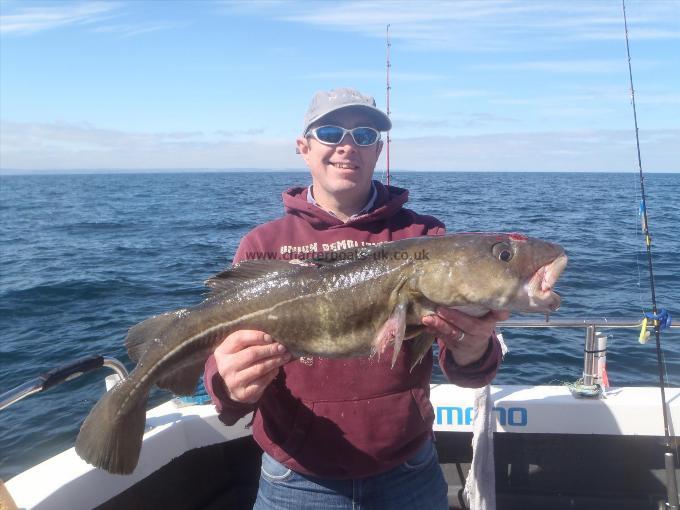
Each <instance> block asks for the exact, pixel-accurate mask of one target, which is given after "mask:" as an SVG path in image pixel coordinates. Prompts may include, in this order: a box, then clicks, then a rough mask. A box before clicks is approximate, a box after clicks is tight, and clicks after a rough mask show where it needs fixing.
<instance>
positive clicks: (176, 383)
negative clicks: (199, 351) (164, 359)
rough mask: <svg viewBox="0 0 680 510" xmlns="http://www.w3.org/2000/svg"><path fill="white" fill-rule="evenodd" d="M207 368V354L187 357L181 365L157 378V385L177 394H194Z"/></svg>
mask: <svg viewBox="0 0 680 510" xmlns="http://www.w3.org/2000/svg"><path fill="white" fill-rule="evenodd" d="M204 368H205V356H203V357H201V358H198V359H191V358H189V359H187V360H185V361H184V362H182V364H181V365H178V366H175V367H173V368H172V370H171V371H170V372H169V373H167V374H165V375H164V376H163V377H159V378H158V380H156V386H158V387H159V388H162V389H164V390H168V391H171V392H173V393H174V394H175V395H192V394H193V393H194V392H195V391H196V386H197V385H198V380H199V378H200V377H201V374H202V373H203V370H204Z"/></svg>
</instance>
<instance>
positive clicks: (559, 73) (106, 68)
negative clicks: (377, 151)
mask: <svg viewBox="0 0 680 510" xmlns="http://www.w3.org/2000/svg"><path fill="white" fill-rule="evenodd" d="M626 12H627V16H628V28H629V36H630V45H631V49H630V52H631V62H632V66H633V78H634V86H635V98H636V105H637V118H638V123H639V133H640V143H641V155H642V163H643V169H644V170H645V171H648V172H678V171H680V0H628V1H627V2H626ZM387 24H390V39H391V85H392V89H391V96H390V109H391V118H392V121H393V129H392V132H391V137H392V144H391V148H390V163H391V169H392V170H432V171H635V170H636V169H637V153H636V149H635V128H634V123H633V109H632V106H631V101H630V85H629V77H628V63H627V56H626V43H625V36H624V25H623V14H622V7H621V2H620V1H619V0H572V1H567V2H565V1H547V0H525V1H520V0H518V1H505V0H475V1H453V0H451V1H433V0H432V1H428V0H423V1H418V2H416V1H411V0H408V1H401V0H366V1H344V0H335V1H330V0H325V1H292V0H270V1H248V2H237V1H218V0H214V1H211V0H194V1H179V0H178V1H159V0H154V1H143V0H135V1H115V2H108V1H88V2H73V1H65V0H64V1H61V0H52V1H28V0H0V171H2V172H24V171H71V170H80V171H82V170H91V171H111V170H221V169H243V168H248V169H270V170H278V169H303V168H304V163H303V162H302V160H301V159H300V156H299V155H296V154H295V138H296V137H297V136H299V135H300V132H301V130H302V119H303V116H304V113H305V111H306V109H307V106H308V104H309V101H310V100H311V97H312V96H313V94H314V93H315V92H316V91H317V90H330V89H333V88H337V87H355V88H358V89H359V90H361V91H362V92H364V93H366V94H370V95H373V96H375V98H376V101H377V104H378V106H379V107H381V108H383V109H385V105H386V86H385V81H386V76H385V74H386V72H385V71H386V44H385V37H386V25H387ZM383 153H384V151H383ZM384 166H385V159H384V154H383V157H382V158H381V161H380V162H379V163H378V171H380V170H381V169H383V170H384Z"/></svg>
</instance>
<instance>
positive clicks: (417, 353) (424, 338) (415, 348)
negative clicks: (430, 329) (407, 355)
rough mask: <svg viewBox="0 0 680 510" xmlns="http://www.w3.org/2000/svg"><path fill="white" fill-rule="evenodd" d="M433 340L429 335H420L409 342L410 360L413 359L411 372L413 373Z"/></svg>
mask: <svg viewBox="0 0 680 510" xmlns="http://www.w3.org/2000/svg"><path fill="white" fill-rule="evenodd" d="M434 340H435V338H434V335H432V334H431V333H421V334H420V335H418V336H417V337H416V338H415V339H413V340H412V341H411V342H410V344H411V358H412V359H413V362H411V369H410V371H411V372H413V369H414V368H415V366H416V365H417V364H418V363H420V362H421V361H423V358H424V357H425V355H426V354H427V352H428V351H429V350H430V348H431V347H432V343H433V342H434Z"/></svg>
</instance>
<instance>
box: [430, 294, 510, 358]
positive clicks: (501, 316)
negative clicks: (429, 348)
mask: <svg viewBox="0 0 680 510" xmlns="http://www.w3.org/2000/svg"><path fill="white" fill-rule="evenodd" d="M508 317H510V312H508V311H505V310H492V311H490V312H488V313H487V314H486V315H482V316H481V317H473V316H471V315H467V314H465V313H463V312H460V311H459V310H455V309H453V308H444V307H438V308H437V310H436V313H435V314H434V315H426V316H425V317H423V319H422V321H423V324H424V325H425V326H427V327H426V328H425V330H426V331H427V332H428V333H432V334H433V335H435V336H436V337H437V338H438V339H439V340H441V341H442V342H444V344H446V347H447V349H449V351H451V355H452V356H453V360H454V361H455V362H456V365H458V366H465V365H470V364H471V363H474V362H475V361H478V360H479V359H480V358H481V357H482V356H483V355H484V353H485V352H486V349H487V348H488V346H489V338H491V335H492V334H493V332H494V330H495V329H496V323H497V322H498V321H504V320H507V319H508Z"/></svg>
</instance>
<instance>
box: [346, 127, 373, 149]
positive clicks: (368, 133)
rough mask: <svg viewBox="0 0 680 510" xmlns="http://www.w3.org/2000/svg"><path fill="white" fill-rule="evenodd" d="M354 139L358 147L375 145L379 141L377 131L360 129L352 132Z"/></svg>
mask: <svg viewBox="0 0 680 510" xmlns="http://www.w3.org/2000/svg"><path fill="white" fill-rule="evenodd" d="M352 137H353V138H354V141H355V142H356V143H357V145H373V144H374V143H375V142H376V141H377V140H378V132H377V131H376V130H375V129H371V128H366V127H360V128H356V129H354V130H352Z"/></svg>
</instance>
